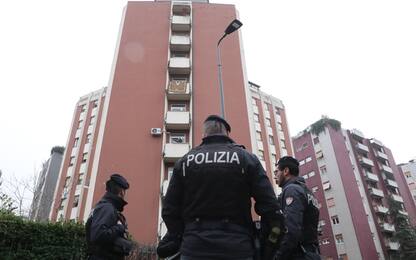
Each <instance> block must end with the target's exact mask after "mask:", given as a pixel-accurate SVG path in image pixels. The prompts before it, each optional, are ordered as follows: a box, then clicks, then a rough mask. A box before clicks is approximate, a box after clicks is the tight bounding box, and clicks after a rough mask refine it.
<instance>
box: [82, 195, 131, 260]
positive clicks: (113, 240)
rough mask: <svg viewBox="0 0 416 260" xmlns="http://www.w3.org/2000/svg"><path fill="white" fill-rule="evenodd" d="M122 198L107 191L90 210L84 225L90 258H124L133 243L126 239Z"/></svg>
mask: <svg viewBox="0 0 416 260" xmlns="http://www.w3.org/2000/svg"><path fill="white" fill-rule="evenodd" d="M126 204H127V202H125V201H124V200H123V199H122V198H120V197H118V196H116V195H114V194H112V193H110V192H107V193H106V194H105V195H104V196H103V197H102V199H101V200H100V201H99V202H98V203H97V205H96V206H95V208H94V209H93V210H92V212H91V214H90V216H89V218H88V220H87V223H86V225H85V229H86V238H87V246H88V251H89V255H90V256H91V257H92V259H124V256H125V255H128V254H129V252H130V251H131V249H132V246H133V243H132V242H131V241H129V240H127V239H126V234H127V221H126V219H125V217H124V216H123V214H122V213H121V212H122V211H123V207H124V206H125V205H126Z"/></svg>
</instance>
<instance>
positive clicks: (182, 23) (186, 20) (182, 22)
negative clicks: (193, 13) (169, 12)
mask: <svg viewBox="0 0 416 260" xmlns="http://www.w3.org/2000/svg"><path fill="white" fill-rule="evenodd" d="M190 30H191V17H190V16H182V15H181V16H179V15H174V16H172V31H173V32H189V31H190Z"/></svg>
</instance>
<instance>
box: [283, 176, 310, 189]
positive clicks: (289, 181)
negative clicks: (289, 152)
mask: <svg viewBox="0 0 416 260" xmlns="http://www.w3.org/2000/svg"><path fill="white" fill-rule="evenodd" d="M296 182H297V183H299V182H300V183H303V184H305V179H304V178H303V177H299V176H295V177H293V178H290V179H289V180H287V181H285V182H284V183H283V185H282V186H281V187H282V188H285V187H286V186H287V185H289V184H292V183H296Z"/></svg>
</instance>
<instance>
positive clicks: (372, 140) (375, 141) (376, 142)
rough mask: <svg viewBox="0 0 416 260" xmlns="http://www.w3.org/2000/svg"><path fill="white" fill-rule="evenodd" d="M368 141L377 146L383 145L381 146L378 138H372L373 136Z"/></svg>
mask: <svg viewBox="0 0 416 260" xmlns="http://www.w3.org/2000/svg"><path fill="white" fill-rule="evenodd" d="M370 143H372V144H374V145H377V146H379V147H383V146H384V145H383V143H382V142H380V141H379V140H377V139H374V138H372V139H371V140H370Z"/></svg>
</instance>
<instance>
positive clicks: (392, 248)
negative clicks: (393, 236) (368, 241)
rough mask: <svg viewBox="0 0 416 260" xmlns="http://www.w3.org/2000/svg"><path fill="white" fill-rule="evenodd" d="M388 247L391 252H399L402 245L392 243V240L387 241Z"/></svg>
mask: <svg viewBox="0 0 416 260" xmlns="http://www.w3.org/2000/svg"><path fill="white" fill-rule="evenodd" d="M386 247H387V249H389V250H393V251H397V250H399V248H400V243H399V242H394V241H390V240H386Z"/></svg>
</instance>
